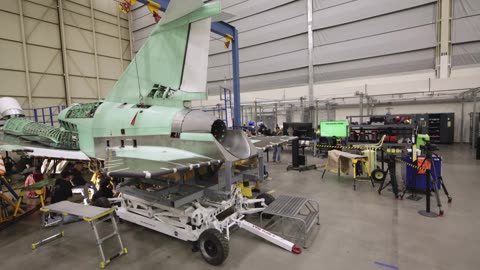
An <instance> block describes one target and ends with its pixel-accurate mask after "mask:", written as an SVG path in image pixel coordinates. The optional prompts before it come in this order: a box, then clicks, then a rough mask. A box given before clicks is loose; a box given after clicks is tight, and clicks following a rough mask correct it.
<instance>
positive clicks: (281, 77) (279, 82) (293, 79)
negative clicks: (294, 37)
mask: <svg viewBox="0 0 480 270" xmlns="http://www.w3.org/2000/svg"><path fill="white" fill-rule="evenodd" d="M307 82H308V69H307V68H300V69H295V70H287V71H281V72H275V73H271V74H263V75H258V76H251V77H244V78H241V79H240V85H241V89H242V90H241V91H242V93H244V92H250V91H256V90H265V89H278V88H287V87H290V86H295V85H303V84H307ZM231 84H232V83H231V80H227V87H229V86H230V85H231ZM224 85H225V84H224V82H223V81H215V82H209V83H208V86H207V87H208V92H209V94H210V95H218V91H219V90H218V89H219V86H222V87H223V86H224ZM272 98H278V99H280V98H281V97H272Z"/></svg>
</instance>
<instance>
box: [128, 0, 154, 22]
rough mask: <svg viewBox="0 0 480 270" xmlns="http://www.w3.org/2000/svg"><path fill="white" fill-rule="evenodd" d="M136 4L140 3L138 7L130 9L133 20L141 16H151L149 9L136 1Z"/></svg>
mask: <svg viewBox="0 0 480 270" xmlns="http://www.w3.org/2000/svg"><path fill="white" fill-rule="evenodd" d="M137 5H140V6H139V7H138V8H136V9H134V10H133V11H131V13H132V18H133V20H137V19H139V18H140V17H143V16H150V17H151V16H152V13H151V12H150V10H148V8H147V6H146V5H143V4H141V3H138V2H137Z"/></svg>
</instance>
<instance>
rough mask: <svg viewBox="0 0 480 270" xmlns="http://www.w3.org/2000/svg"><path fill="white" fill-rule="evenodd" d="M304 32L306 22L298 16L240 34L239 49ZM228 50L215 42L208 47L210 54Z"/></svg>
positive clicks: (305, 30) (302, 17)
mask: <svg viewBox="0 0 480 270" xmlns="http://www.w3.org/2000/svg"><path fill="white" fill-rule="evenodd" d="M306 32H307V20H306V19H305V16H299V17H295V18H292V19H288V20H285V21H282V22H279V23H275V24H273V25H269V26H264V27H260V28H258V29H255V30H250V31H246V32H242V33H240V37H239V46H240V48H243V47H247V46H253V45H256V44H260V43H264V42H269V41H272V40H277V39H282V38H286V37H291V36H294V35H298V34H301V33H306ZM228 50H230V49H225V48H224V46H223V44H221V43H220V44H219V43H217V42H215V43H213V44H211V46H210V54H215V53H220V52H225V51H228Z"/></svg>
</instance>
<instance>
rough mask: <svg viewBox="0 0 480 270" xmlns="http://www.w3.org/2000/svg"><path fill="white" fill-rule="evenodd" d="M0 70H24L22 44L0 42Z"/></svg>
mask: <svg viewBox="0 0 480 270" xmlns="http://www.w3.org/2000/svg"><path fill="white" fill-rule="evenodd" d="M0 48H2V49H1V50H0V59H1V61H0V68H6V69H16V70H25V66H24V65H23V53H22V43H18V42H14V41H7V40H0Z"/></svg>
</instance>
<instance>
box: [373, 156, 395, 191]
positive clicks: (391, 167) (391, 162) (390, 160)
mask: <svg viewBox="0 0 480 270" xmlns="http://www.w3.org/2000/svg"><path fill="white" fill-rule="evenodd" d="M395 166H396V164H395V155H394V154H389V155H388V157H387V171H386V172H385V173H384V174H383V179H382V183H381V184H380V187H379V188H378V194H381V193H382V190H384V189H385V188H386V187H387V186H388V185H392V191H393V194H394V195H395V199H398V198H399V197H400V196H399V195H398V182H397V171H396V167H395ZM387 173H390V181H389V182H387V183H385V178H386V176H387Z"/></svg>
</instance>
